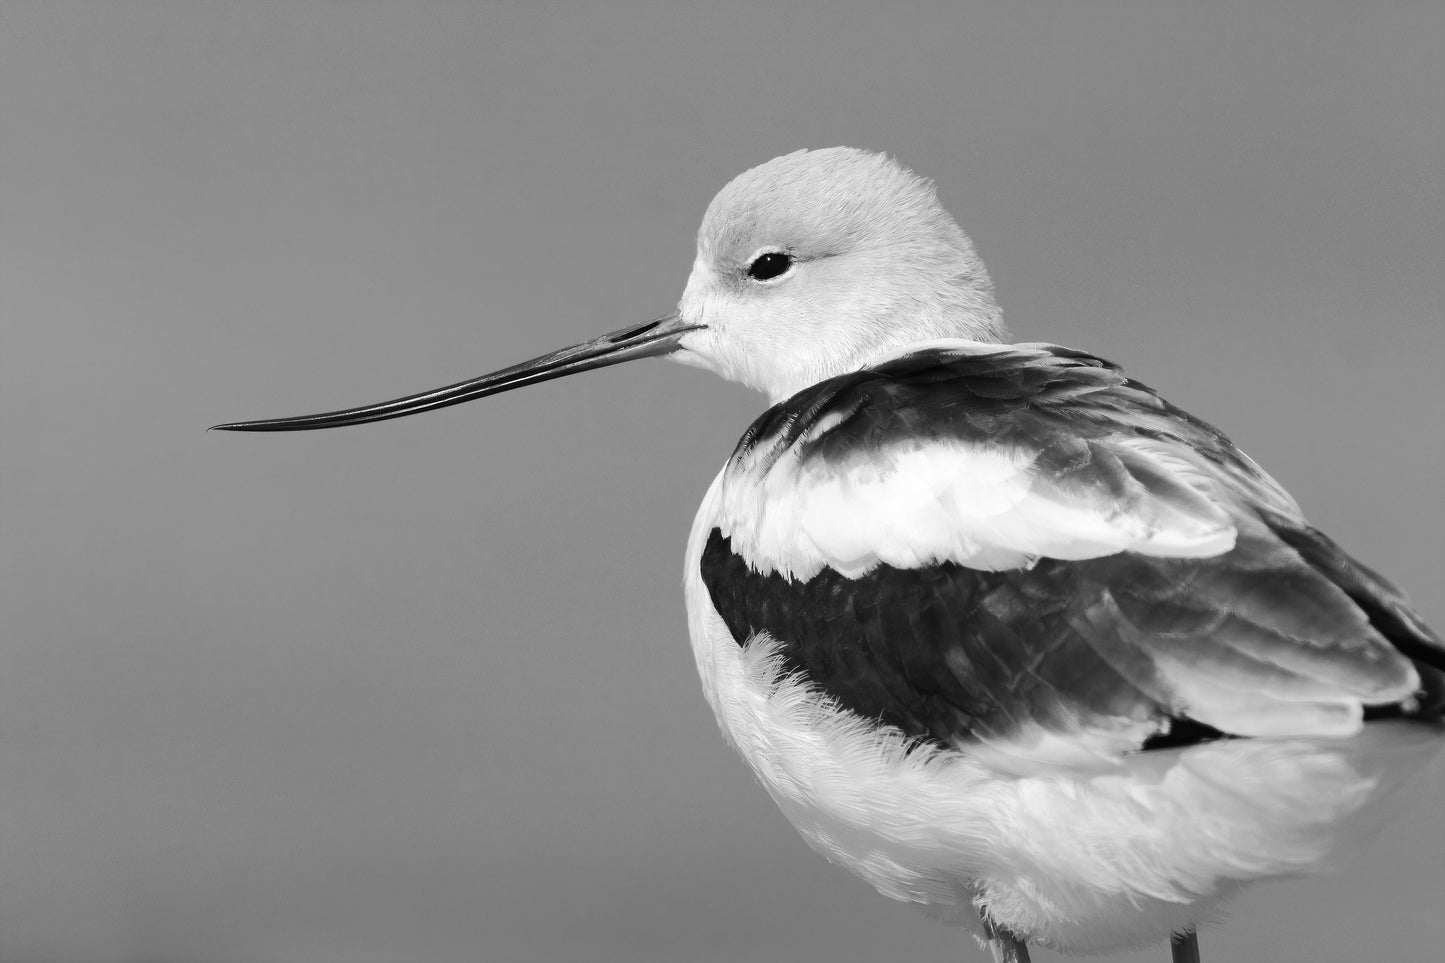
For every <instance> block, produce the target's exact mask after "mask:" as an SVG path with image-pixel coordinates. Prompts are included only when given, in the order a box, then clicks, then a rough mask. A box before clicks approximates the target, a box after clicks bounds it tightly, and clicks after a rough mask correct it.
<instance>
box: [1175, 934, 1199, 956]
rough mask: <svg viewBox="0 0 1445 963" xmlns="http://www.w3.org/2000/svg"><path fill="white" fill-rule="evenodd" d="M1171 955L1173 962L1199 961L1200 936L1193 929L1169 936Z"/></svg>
mask: <svg viewBox="0 0 1445 963" xmlns="http://www.w3.org/2000/svg"><path fill="white" fill-rule="evenodd" d="M1169 956H1170V959H1171V960H1173V963H1199V937H1198V935H1196V934H1195V932H1194V931H1193V930H1190V931H1189V932H1188V933H1183V934H1179V933H1176V934H1175V935H1173V936H1171V937H1170V938H1169Z"/></svg>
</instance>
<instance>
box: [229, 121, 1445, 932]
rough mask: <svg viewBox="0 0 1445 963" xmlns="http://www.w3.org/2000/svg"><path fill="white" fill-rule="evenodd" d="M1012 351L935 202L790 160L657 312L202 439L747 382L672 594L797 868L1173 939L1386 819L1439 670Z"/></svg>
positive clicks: (1418, 638)
mask: <svg viewBox="0 0 1445 963" xmlns="http://www.w3.org/2000/svg"><path fill="white" fill-rule="evenodd" d="M1004 342H1005V338H1004V330H1003V326H1002V321H1001V316H1000V313H999V310H998V306H997V304H996V303H995V301H994V299H993V290H992V286H991V284H990V283H989V280H988V274H987V272H986V271H985V269H984V267H983V264H982V262H981V261H980V260H979V259H978V256H977V254H976V253H975V251H974V249H973V246H972V244H971V243H970V242H969V240H968V238H967V237H966V236H965V235H964V234H963V232H962V231H961V230H960V229H959V228H958V226H957V224H956V223H954V221H953V219H952V218H951V217H950V216H949V215H948V213H947V212H946V211H944V210H943V208H942V207H941V206H940V205H939V204H938V201H937V197H936V196H935V194H934V192H933V189H932V186H931V185H930V184H929V183H928V182H927V181H924V180H922V179H921V178H919V177H917V176H916V175H915V174H913V173H912V172H911V171H908V170H906V169H905V168H903V167H901V166H899V165H898V164H897V163H895V162H894V161H892V160H891V159H889V158H887V157H884V156H882V155H877V154H868V153H864V152H861V151H855V150H851V149H848V148H835V149H831V150H823V151H802V152H798V153H795V154H789V155H786V156H784V157H780V158H777V159H775V160H773V161H770V162H769V163H767V164H764V165H762V166H760V167H757V168H754V169H753V170H751V171H748V172H746V173H744V174H743V175H741V176H739V177H738V178H737V179H735V180H734V181H733V182H732V183H730V184H729V185H727V186H726V187H725V188H724V189H723V190H722V191H721V192H720V193H719V194H718V196H717V198H715V199H714V201H713V203H712V204H711V205H710V206H709V208H708V211H707V213H706V215H705V217H704V219H703V224H702V227H701V228H700V230H699V233H698V253H697V260H696V262H695V264H694V266H693V271H692V275H691V277H690V278H689V279H688V283H687V287H686V289H685V291H684V293H683V297H682V300H681V303H680V304H679V306H678V309H677V311H676V312H675V313H673V314H671V315H669V316H667V317H664V318H661V319H658V320H657V321H654V322H650V323H648V324H644V325H637V326H633V327H630V328H626V329H623V330H621V331H617V332H613V333H611V334H608V335H604V336H602V337H599V338H596V339H593V340H592V341H588V342H585V343H583V344H580V345H576V346H573V347H571V348H566V349H563V350H561V351H558V352H554V353H553V354H550V355H546V356H543V357H540V358H537V359H534V360H532V361H529V362H525V363H523V364H520V365H515V366H512V367H510V368H506V369H503V370H501V371H498V372H495V373H493V374H490V375H486V376H483V377H481V378H477V379H473V380H471V381H467V382H463V383H460V384H457V385H452V386H450V387H447V388H442V389H438V390H436V391H431V392H426V393H423V394H420V395H415V396H412V397H408V398H402V399H397V400H396V401H392V402H386V403H384V404H380V405H368V406H362V407H359V408H353V409H347V410H344V411H337V412H329V413H326V414H321V415H311V416H305V417H302V418H291V419H275V420H272V421H263V422H246V423H237V424H234V425H227V426H222V427H227V428H232V429H238V430H299V429H308V428H325V427H334V426H338V425H346V424H357V423H362V422H368V421H377V420H382V419H386V418H394V417H400V416H402V415H406V414H411V413H414V412H418V411H425V410H430V409H433V408H438V407H444V406H446V405H451V404H457V403H459V402H462V401H466V400H470V399H472V398H478V397H483V396H485V395H488V394H493V393H496V392H498V391H505V390H509V389H511V388H515V387H520V386H523V385H528V384H533V383H535V382H538V381H543V380H547V379H550V378H556V377H561V376H563V375H567V374H571V373H574V372H577V371H583V370H587V369H590V368H595V367H601V366H604V365H609V364H615V363H617V362H620V361H624V360H629V359H631V358H636V357H644V356H653V355H667V356H669V357H671V358H673V359H674V360H679V361H682V362H684V363H688V364H692V365H696V366H699V367H704V368H708V369H710V370H713V371H715V372H717V373H718V374H721V375H722V376H724V377H727V378H730V379H732V380H735V381H739V382H741V383H743V384H746V385H749V386H751V387H754V388H757V389H759V390H761V391H763V392H764V393H765V394H767V395H768V396H769V398H770V399H771V401H772V407H771V408H770V409H769V410H768V411H767V412H765V413H764V414H763V415H762V416H761V417H760V418H759V419H758V420H757V421H756V422H754V424H753V425H752V427H750V428H749V429H748V431H747V433H746V434H745V435H744V436H743V438H742V440H741V441H740V442H739V444H738V446H737V448H736V449H735V450H734V452H733V454H732V456H731V457H730V458H729V459H728V461H727V463H726V464H725V465H724V467H723V469H722V471H721V472H720V473H719V474H718V476H717V478H716V479H715V480H714V482H713V484H712V486H711V488H710V489H709V491H708V493H707V495H706V496H705V498H704V500H703V504H702V507H701V508H700V509H699V512H698V515H697V519H696V521H695V522H694V524H693V529H692V534H691V536H690V538H689V542H688V549H687V555H686V560H685V569H684V584H685V592H686V599H687V607H688V621H689V633H690V636H691V642H692V648H693V653H694V655H695V657H696V660H697V665H698V670H699V675H700V677H701V679H702V684H703V690H704V693H705V695H706V697H707V699H708V702H709V704H710V705H711V706H712V708H713V711H714V713H715V715H716V716H717V719H718V722H719V725H720V726H721V728H722V730H723V732H724V734H725V735H726V736H727V738H728V739H729V741H730V742H731V743H732V744H733V745H735V746H736V747H737V749H738V750H739V751H740V753H741V754H742V756H743V757H744V758H745V759H746V760H747V762H748V763H749V765H750V766H751V767H752V769H753V770H754V772H755V773H756V774H757V776H758V778H759V780H760V782H761V783H762V785H763V786H764V788H765V789H766V790H767V791H768V792H769V793H770V794H771V795H772V797H773V798H774V799H775V800H776V801H777V803H778V805H779V806H780V807H781V808H782V810H783V812H784V813H785V814H786V815H787V816H788V818H789V819H790V820H791V821H792V822H793V824H794V825H795V826H796V827H797V828H798V829H799V831H800V832H801V833H802V835H803V837H804V838H805V839H806V840H807V841H808V843H809V844H810V845H811V846H812V847H813V848H815V849H816V850H818V851H819V852H821V853H823V854H824V855H825V856H827V857H828V858H830V859H831V860H833V861H835V862H837V863H838V864H840V865H842V866H844V867H846V868H848V869H849V870H851V871H852V872H854V873H856V874H857V875H859V876H861V877H862V878H864V879H866V880H867V881H869V882H870V883H872V884H873V885H874V886H875V887H876V888H877V889H878V890H879V891H880V892H882V893H884V894H885V895H888V896H890V897H893V898H895V899H899V900H904V901H907V902H910V903H914V904H916V905H917V906H919V907H920V908H921V909H923V910H924V911H925V912H927V913H929V914H931V915H934V916H937V917H940V918H943V919H946V920H948V921H950V922H953V923H956V924H958V925H960V926H963V927H965V928H967V929H969V930H970V931H972V932H973V933H975V934H976V935H978V936H979V937H980V939H988V940H994V941H995V944H996V945H999V946H1005V945H1006V946H1009V947H1012V948H1014V950H1017V948H1018V947H1019V946H1020V945H1022V943H1024V942H1026V941H1037V942H1040V943H1043V944H1046V945H1050V946H1053V947H1056V948H1058V949H1061V950H1064V951H1066V952H1080V953H1088V952H1098V951H1103V950H1108V949H1111V948H1115V947H1120V946H1131V945H1139V944H1144V943H1149V942H1153V941H1158V940H1163V939H1166V938H1168V937H1170V935H1171V934H1184V933H1192V931H1193V929H1194V928H1195V927H1196V926H1197V925H1198V924H1199V923H1201V922H1205V921H1208V920H1210V919H1212V918H1213V917H1214V916H1215V915H1216V914H1217V912H1218V907H1219V905H1220V903H1221V902H1222V901H1223V900H1225V899H1227V898H1228V897H1230V896H1231V895H1232V894H1234V893H1235V892H1237V891H1238V890H1239V888H1240V887H1242V886H1243V885H1245V884H1247V883H1249V882H1253V881H1256V880H1261V879H1268V878H1273V877H1279V876H1286V875H1291V874H1296V873H1302V872H1309V871H1312V870H1316V869H1319V868H1320V867H1322V866H1325V865H1328V864H1330V863H1332V862H1333V861H1335V860H1337V859H1338V858H1339V857H1340V855H1341V854H1342V853H1344V852H1346V851H1347V850H1348V848H1349V847H1350V845H1351V844H1353V843H1354V842H1356V841H1358V840H1359V839H1362V838H1364V837H1365V836H1366V835H1368V833H1369V831H1370V830H1371V829H1372V828H1373V827H1374V826H1376V825H1378V824H1379V822H1380V820H1381V819H1383V818H1384V817H1385V815H1386V814H1387V812H1388V808H1387V807H1386V806H1385V805H1383V804H1384V803H1385V802H1386V801H1387V800H1388V799H1389V798H1390V797H1391V795H1392V794H1393V792H1394V790H1395V789H1397V788H1398V787H1399V786H1400V785H1401V784H1403V783H1404V782H1405V781H1406V780H1407V779H1408V778H1409V776H1410V775H1412V774H1413V773H1414V772H1415V771H1416V770H1417V769H1418V768H1419V767H1420V766H1421V765H1422V764H1423V763H1424V762H1425V761H1427V760H1428V759H1429V758H1430V757H1432V756H1433V755H1434V754H1435V753H1436V752H1438V750H1439V749H1440V747H1441V744H1442V737H1441V736H1442V727H1441V725H1440V723H1439V719H1440V716H1441V713H1442V709H1445V646H1442V645H1441V643H1440V641H1439V639H1438V638H1436V637H1435V636H1434V635H1432V634H1431V633H1430V631H1429V630H1428V629H1427V628H1426V627H1425V626H1424V625H1423V624H1422V623H1421V622H1420V620H1419V618H1418V617H1417V616H1416V615H1415V614H1414V613H1413V612H1412V611H1411V609H1410V607H1409V604H1408V602H1407V601H1406V600H1405V598H1404V596H1403V595H1402V594H1401V593H1400V592H1399V590H1398V589H1396V588H1395V587H1394V586H1392V585H1391V584H1390V583H1388V582H1386V581H1385V580H1384V579H1382V578H1381V577H1379V576H1377V575H1375V574H1374V573H1373V572H1371V571H1369V570H1368V569H1366V568H1365V567H1363V566H1362V565H1360V564H1358V563H1357V562H1355V561H1354V560H1353V559H1351V558H1350V557H1349V556H1348V555H1347V554H1346V553H1345V552H1344V551H1342V550H1341V549H1340V548H1339V547H1338V546H1336V545H1335V544H1334V543H1333V542H1332V541H1330V540H1329V538H1328V537H1326V536H1325V535H1323V534H1321V533H1320V532H1318V531H1316V530H1315V529H1313V528H1312V527H1310V526H1309V524H1308V523H1307V522H1306V521H1305V519H1304V516H1303V515H1302V514H1301V512H1300V510H1299V508H1298V506H1297V505H1296V504H1295V502H1294V500H1293V499H1292V498H1290V496H1289V495H1288V494H1287V493H1286V492H1285V491H1284V490H1283V489H1282V488H1280V486H1279V485H1278V484H1277V483H1275V482H1274V481H1273V480H1272V479H1271V478H1270V477H1269V476H1268V475H1267V474H1265V473H1264V472H1263V471H1262V470H1261V469H1260V468H1259V467H1258V466H1257V465H1255V463H1254V462H1252V461H1251V460H1250V459H1249V458H1247V457H1246V456H1245V455H1244V454H1242V453H1241V452H1240V451H1239V450H1238V449H1236V448H1235V447H1234V445H1233V444H1231V443H1230V441H1229V440H1228V439H1227V438H1226V437H1225V436H1224V435H1223V434H1221V433H1220V432H1218V431H1216V430H1215V429H1214V428H1212V427H1210V426H1209V425H1207V424H1205V423H1204V422H1202V421H1199V420H1198V419H1196V418H1193V417H1192V416H1190V415H1189V414H1187V413H1185V412H1184V411H1182V410H1180V409H1178V408H1175V407H1174V406H1172V405H1170V404H1169V403H1167V402H1166V401H1164V400H1163V399H1161V398H1160V397H1159V396H1158V395H1157V394H1155V393H1154V392H1153V391H1152V390H1150V389H1149V388H1147V387H1145V386H1143V385H1141V384H1139V383H1137V382H1134V381H1132V380H1130V379H1128V378H1127V377H1125V376H1124V374H1123V373H1122V372H1121V371H1120V370H1119V369H1118V368H1116V367H1115V366H1113V365H1111V364H1109V363H1107V362H1104V361H1102V360H1100V359H1098V358H1095V357H1093V356H1091V355H1089V354H1086V353H1084V352H1080V351H1074V350H1070V349H1066V348H1061V347H1057V346H1054V345H1045V344H1007V343H1004ZM1181 958H1182V957H1181Z"/></svg>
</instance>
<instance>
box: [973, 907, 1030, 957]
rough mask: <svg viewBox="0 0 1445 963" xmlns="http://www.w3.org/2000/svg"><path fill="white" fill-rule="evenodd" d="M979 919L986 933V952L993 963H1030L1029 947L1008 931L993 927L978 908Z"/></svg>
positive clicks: (990, 921) (991, 922) (981, 909)
mask: <svg viewBox="0 0 1445 963" xmlns="http://www.w3.org/2000/svg"><path fill="white" fill-rule="evenodd" d="M978 915H979V918H980V919H981V920H983V928H984V931H985V932H986V933H988V951H989V952H990V953H992V954H993V963H1032V961H1031V960H1030V959H1029V946H1028V944H1027V943H1025V942H1024V941H1023V940H1021V939H1019V938H1018V937H1017V936H1014V935H1013V934H1012V933H1010V932H1009V931H1008V930H1005V929H1000V928H999V927H997V926H995V925H994V923H993V921H992V920H990V919H989V918H988V916H987V915H986V914H985V913H984V912H983V908H982V907H980V908H979V913H978Z"/></svg>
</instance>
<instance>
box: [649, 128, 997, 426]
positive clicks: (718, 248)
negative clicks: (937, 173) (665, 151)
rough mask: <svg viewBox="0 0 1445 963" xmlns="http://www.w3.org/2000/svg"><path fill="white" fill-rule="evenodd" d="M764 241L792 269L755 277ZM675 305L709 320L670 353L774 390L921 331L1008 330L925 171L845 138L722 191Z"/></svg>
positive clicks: (975, 334)
mask: <svg viewBox="0 0 1445 963" xmlns="http://www.w3.org/2000/svg"><path fill="white" fill-rule="evenodd" d="M768 252H779V253H782V254H784V255H786V256H787V258H789V259H790V260H791V267H790V268H789V269H788V270H787V271H786V272H785V273H783V274H781V275H779V276H777V277H775V278H772V279H769V280H758V279H755V278H754V277H752V276H750V275H749V273H748V268H749V266H750V265H751V264H753V262H754V261H755V260H756V259H757V258H758V257H759V256H760V255H762V254H765V253H768ZM678 310H679V314H680V315H681V318H682V320H683V321H685V322H688V323H693V324H701V325H705V327H704V328H703V329H702V330H698V331H695V332H692V333H691V334H689V335H687V336H686V337H685V338H684V339H683V340H682V350H680V351H678V352H677V353H676V354H674V355H673V356H672V357H673V358H674V359H676V360H678V361H682V362H684V363H686V364H693V365H697V366H698V367H703V368H707V369H709V370H712V371H714V372H716V373H717V374H720V375H722V376H723V377H724V378H728V379H730V380H733V381H738V382H741V383H742V384H745V385H747V386H749V387H751V388H756V389H758V390H759V391H762V392H764V393H766V394H767V395H768V396H769V397H770V398H772V400H774V401H778V400H781V399H783V398H786V397H787V396H789V395H791V394H793V393H794V392H796V391H798V390H800V389H802V388H804V387H807V386H808V385H811V384H815V383H817V382H818V381H821V380H823V379H825V378H829V377H832V376H834V375H838V374H843V373H845V372H847V371H852V370H856V369H858V368H860V367H863V366H864V365H866V364H867V363H868V362H869V361H870V360H873V359H875V358H878V357H880V356H882V355H885V354H888V353H890V352H892V351H895V350H897V349H899V348H901V347H903V346H905V345H908V344H912V343H915V342H920V341H929V340H935V339H939V338H966V339H969V340H974V341H1001V340H1003V339H1004V328H1003V320H1002V317H1001V313H1000V311H999V307H998V304H997V302H996V301H995V300H994V296H993V284H992V282H990V281H989V277H988V272H987V271H986V270H985V269H984V266H983V262H982V261H981V260H980V259H979V257H978V255H977V253H975V251H974V248H973V244H972V242H970V241H969V239H968V236H967V235H965V234H964V233H963V231H962V230H961V229H960V228H959V226H958V224H957V223H956V222H955V221H954V219H953V217H952V216H951V215H950V214H949V213H948V212H947V211H945V210H944V209H943V206H942V205H941V204H940V203H939V202H938V195H937V193H936V192H935V191H934V188H933V184H932V182H931V181H928V180H926V179H924V178H922V177H919V176H918V175H917V174H915V173H913V172H912V171H911V170H908V169H907V168H906V167H903V166H902V165H901V164H899V163H898V162H897V161H895V160H893V159H892V158H891V157H888V156H887V155H884V154H874V153H868V152H866V151H861V150H855V149H853V148H851V147H831V148H827V149H825V150H804V151H797V152H795V153H792V154H786V155H784V156H782V157H778V158H775V159H773V160H770V161H768V162H767V163H766V164H762V165H760V166H758V167H754V168H753V169H752V170H749V171H746V172H744V173H742V174H740V175H738V176H737V177H736V178H734V179H733V181H732V182H731V183H729V184H728V185H727V186H726V187H724V188H723V189H722V190H721V191H719V192H718V195H717V197H715V198H714V199H713V201H712V203H711V204H710V205H708V209H707V213H706V214H705V215H704V217H703V221H702V226H701V227H700V228H699V229H698V236H697V260H696V261H695V262H694V264H693V268H692V275H691V276H690V277H689V278H688V282H687V288H686V290H685V291H684V292H683V296H682V300H681V302H680V304H679V307H678Z"/></svg>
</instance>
